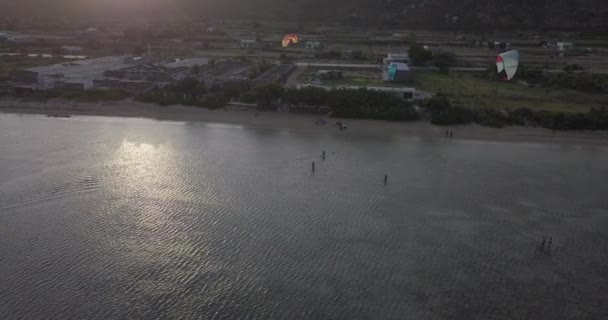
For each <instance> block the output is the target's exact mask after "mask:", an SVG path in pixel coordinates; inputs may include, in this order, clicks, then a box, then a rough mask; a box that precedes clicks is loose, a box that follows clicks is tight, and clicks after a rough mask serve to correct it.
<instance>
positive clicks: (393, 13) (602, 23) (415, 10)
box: [0, 0, 608, 33]
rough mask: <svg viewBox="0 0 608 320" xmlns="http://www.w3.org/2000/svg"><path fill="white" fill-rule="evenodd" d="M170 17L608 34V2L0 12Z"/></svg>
mask: <svg viewBox="0 0 608 320" xmlns="http://www.w3.org/2000/svg"><path fill="white" fill-rule="evenodd" d="M144 3H145V4H146V5H147V6H149V7H153V8H156V12H159V13H160V14H167V13H169V12H180V14H184V13H185V14H187V15H192V16H207V17H213V16H221V17H226V18H251V19H273V20H290V21H303V22H304V21H323V22H341V23H347V24H352V25H361V26H377V27H393V26H394V27H411V28H430V29H453V28H464V29H483V28H488V27H490V28H520V29H530V28H545V29H547V30H585V31H589V32H597V33H600V32H606V31H608V0H137V1H135V0H124V1H122V0H20V1H12V0H0V12H6V13H7V14H8V13H9V12H19V13H21V14H24V15H26V14H32V15H47V16H48V15H49V14H61V15H67V14H69V15H75V14H77V15H94V14H108V13H110V14H124V15H128V14H133V13H139V12H141V10H143V4H144Z"/></svg>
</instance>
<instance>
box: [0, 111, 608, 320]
mask: <svg viewBox="0 0 608 320" xmlns="http://www.w3.org/2000/svg"><path fill="white" fill-rule="evenodd" d="M322 150H327V159H326V160H325V161H323V160H322V159H320V157H319V156H320V154H321V151H322ZM312 161H316V172H315V173H314V174H313V173H311V168H310V167H311V162H312ZM385 173H387V174H388V176H389V183H388V185H386V186H384V185H383V181H382V180H383V177H384V174H385ZM607 230H608V149H602V148H595V147H577V146H572V145H568V146H560V145H540V144H507V143H484V142H471V141H468V142H465V141H458V140H456V141H454V142H451V143H450V142H447V141H443V140H441V139H416V138H364V137H352V136H343V135H340V134H339V133H336V135H317V134H309V133H298V132H289V131H274V130H255V129H249V128H244V127H235V126H224V125H214V124H183V123H171V122H155V121H147V120H133V119H132V120H124V119H108V118H105V119H104V118H76V119H50V118H44V117H35V116H30V117H17V116H8V115H4V116H1V115H0V318H2V319H383V320H384V319H606V315H607V314H608V312H607V311H608V307H607V306H608V267H607V265H608V232H607ZM543 236H547V237H549V236H551V237H552V238H553V242H552V247H551V252H550V253H547V252H546V251H545V252H541V251H539V250H538V246H539V243H540V242H541V240H542V237H543Z"/></svg>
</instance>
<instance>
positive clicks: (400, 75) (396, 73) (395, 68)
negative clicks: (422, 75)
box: [382, 62, 410, 81]
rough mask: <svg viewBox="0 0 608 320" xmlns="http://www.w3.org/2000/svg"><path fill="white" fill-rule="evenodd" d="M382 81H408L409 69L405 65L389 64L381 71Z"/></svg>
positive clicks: (398, 63) (400, 63)
mask: <svg viewBox="0 0 608 320" xmlns="http://www.w3.org/2000/svg"><path fill="white" fill-rule="evenodd" d="M382 78H383V79H384V81H408V80H410V67H409V66H408V65H407V64H406V63H402V62H391V63H390V64H389V65H388V66H387V67H386V68H385V69H384V70H382Z"/></svg>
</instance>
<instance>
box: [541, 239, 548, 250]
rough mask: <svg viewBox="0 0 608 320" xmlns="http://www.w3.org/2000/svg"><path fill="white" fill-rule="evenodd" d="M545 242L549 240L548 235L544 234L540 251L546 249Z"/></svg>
mask: <svg viewBox="0 0 608 320" xmlns="http://www.w3.org/2000/svg"><path fill="white" fill-rule="evenodd" d="M545 242H547V237H545V236H543V242H542V243H541V244H540V251H545Z"/></svg>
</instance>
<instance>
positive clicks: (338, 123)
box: [336, 121, 348, 130]
mask: <svg viewBox="0 0 608 320" xmlns="http://www.w3.org/2000/svg"><path fill="white" fill-rule="evenodd" d="M336 125H337V126H338V129H340V130H345V129H347V128H348V126H347V125H346V124H344V122H342V121H336Z"/></svg>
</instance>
